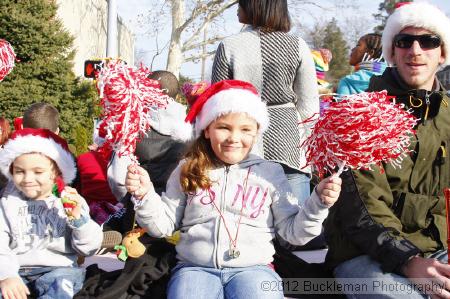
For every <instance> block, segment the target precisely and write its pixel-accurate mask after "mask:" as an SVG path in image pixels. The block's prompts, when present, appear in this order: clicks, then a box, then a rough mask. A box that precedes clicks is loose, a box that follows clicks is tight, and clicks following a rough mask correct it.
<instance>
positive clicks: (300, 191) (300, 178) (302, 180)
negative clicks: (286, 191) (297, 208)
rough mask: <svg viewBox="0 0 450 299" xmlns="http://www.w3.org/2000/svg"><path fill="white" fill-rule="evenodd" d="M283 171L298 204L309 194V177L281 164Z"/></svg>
mask: <svg viewBox="0 0 450 299" xmlns="http://www.w3.org/2000/svg"><path fill="white" fill-rule="evenodd" d="M282 166H283V170H284V173H285V174H286V177H287V179H288V182H289V185H290V186H291V189H292V193H293V194H294V195H295V197H296V198H297V200H298V204H299V205H301V204H302V203H304V202H305V200H307V199H308V197H309V196H310V195H311V191H310V190H311V186H310V185H309V183H310V181H311V178H310V176H309V174H307V173H304V172H301V171H298V170H297V169H293V168H291V167H288V166H286V165H282Z"/></svg>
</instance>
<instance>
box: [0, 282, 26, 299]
mask: <svg viewBox="0 0 450 299" xmlns="http://www.w3.org/2000/svg"><path fill="white" fill-rule="evenodd" d="M0 289H1V291H2V297H3V299H27V295H30V291H29V290H28V288H27V286H26V285H25V284H24V283H23V281H22V279H21V278H20V277H9V278H6V279H4V280H0Z"/></svg>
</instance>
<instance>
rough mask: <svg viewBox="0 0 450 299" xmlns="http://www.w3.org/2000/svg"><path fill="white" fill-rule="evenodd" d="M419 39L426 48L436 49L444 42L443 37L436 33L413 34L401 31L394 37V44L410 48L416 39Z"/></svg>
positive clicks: (422, 46) (401, 47) (423, 47)
mask: <svg viewBox="0 0 450 299" xmlns="http://www.w3.org/2000/svg"><path fill="white" fill-rule="evenodd" d="M415 40H416V41H418V42H419V45H420V47H421V48H422V49H424V50H429V49H436V48H437V47H440V46H441V44H442V41H441V38H440V37H439V36H437V35H434V34H422V35H412V34H404V33H400V34H397V35H396V36H395V37H394V46H396V47H397V48H400V49H409V48H411V46H412V45H413V43H414V41H415Z"/></svg>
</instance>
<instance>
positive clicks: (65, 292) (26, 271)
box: [0, 267, 85, 299]
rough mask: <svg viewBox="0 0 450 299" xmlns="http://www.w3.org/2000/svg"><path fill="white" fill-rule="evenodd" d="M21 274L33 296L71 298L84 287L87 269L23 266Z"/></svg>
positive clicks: (50, 298)
mask: <svg viewBox="0 0 450 299" xmlns="http://www.w3.org/2000/svg"><path fill="white" fill-rule="evenodd" d="M19 275H20V277H21V278H22V280H23V282H24V283H25V284H26V285H27V287H28V289H29V290H30V292H31V295H32V296H33V298H38V299H56V298H57V299H70V298H73V296H74V295H75V294H76V293H77V292H78V291H79V290H81V288H82V287H83V282H84V276H85V269H83V268H78V267H39V268H21V269H20V270H19ZM1 298H2V295H1V293H0V299H1Z"/></svg>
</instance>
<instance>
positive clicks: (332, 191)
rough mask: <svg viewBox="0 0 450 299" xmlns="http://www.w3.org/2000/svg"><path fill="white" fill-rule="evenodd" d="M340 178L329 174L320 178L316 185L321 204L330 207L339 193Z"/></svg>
mask: <svg viewBox="0 0 450 299" xmlns="http://www.w3.org/2000/svg"><path fill="white" fill-rule="evenodd" d="M341 185H342V179H341V178H340V177H338V176H330V177H328V178H326V179H324V180H322V181H321V182H320V183H319V185H317V187H316V191H317V194H318V195H319V198H320V200H321V201H322V203H323V204H325V205H327V206H328V207H331V206H332V205H333V204H334V203H335V202H336V201H337V199H338V197H339V194H340V193H341Z"/></svg>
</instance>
